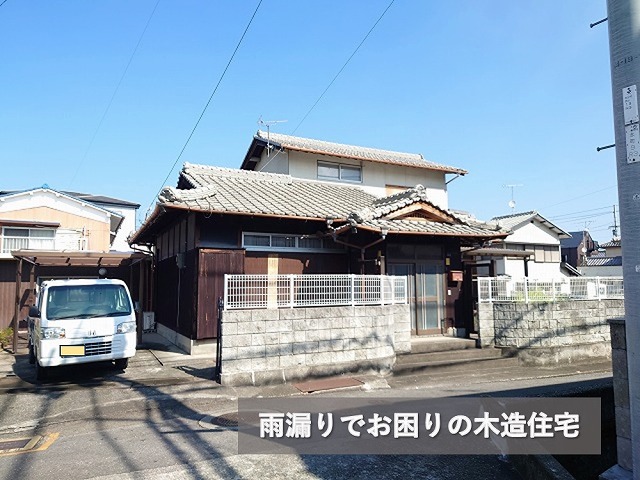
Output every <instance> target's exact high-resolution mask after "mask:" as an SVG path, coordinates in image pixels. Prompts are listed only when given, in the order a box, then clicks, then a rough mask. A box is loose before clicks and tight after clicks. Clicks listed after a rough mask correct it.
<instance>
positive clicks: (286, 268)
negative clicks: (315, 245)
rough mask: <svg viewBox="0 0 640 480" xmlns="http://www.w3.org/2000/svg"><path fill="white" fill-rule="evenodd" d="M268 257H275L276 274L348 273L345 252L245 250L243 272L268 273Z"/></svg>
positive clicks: (253, 273)
mask: <svg viewBox="0 0 640 480" xmlns="http://www.w3.org/2000/svg"><path fill="white" fill-rule="evenodd" d="M269 258H272V259H274V258H276V259H277V264H278V274H280V275H288V274H294V275H296V274H302V273H306V274H312V273H316V274H322V273H348V259H347V255H346V254H345V253H337V254H332V253H289V252H278V253H273V252H247V254H246V258H245V270H244V273H246V274H249V275H257V274H267V273H269V267H268V263H269Z"/></svg>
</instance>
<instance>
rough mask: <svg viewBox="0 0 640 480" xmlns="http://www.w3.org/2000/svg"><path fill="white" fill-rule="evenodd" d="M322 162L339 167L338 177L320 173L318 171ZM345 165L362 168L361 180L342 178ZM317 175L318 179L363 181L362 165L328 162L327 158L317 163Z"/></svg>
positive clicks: (350, 181) (347, 181)
mask: <svg viewBox="0 0 640 480" xmlns="http://www.w3.org/2000/svg"><path fill="white" fill-rule="evenodd" d="M321 164H322V165H328V166H332V167H338V178H335V177H328V176H324V175H320V174H319V173H318V170H319V168H320V165H321ZM343 167H347V168H353V169H358V170H360V180H346V179H344V178H342V169H343ZM316 176H317V177H318V180H328V181H333V182H335V181H340V182H345V183H362V165H352V164H349V163H338V162H327V161H325V160H318V162H317V165H316Z"/></svg>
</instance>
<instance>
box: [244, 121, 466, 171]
mask: <svg viewBox="0 0 640 480" xmlns="http://www.w3.org/2000/svg"><path fill="white" fill-rule="evenodd" d="M256 141H259V142H263V143H264V142H268V143H269V144H271V145H274V146H275V147H279V148H283V149H286V150H296V151H300V152H307V153H316V154H320V155H331V156H335V157H341V158H352V159H354V160H364V161H371V162H381V163H391V164H396V165H407V166H411V167H418V168H426V169H429V170H439V171H442V172H445V173H458V174H460V175H465V174H466V173H468V172H467V171H466V170H464V169H462V168H458V167H452V166H449V165H442V164H439V163H435V162H431V161H429V160H426V159H425V158H424V157H423V156H422V155H421V154H419V153H405V152H394V151H390V150H381V149H378V148H371V147H359V146H356V145H345V144H343V143H334V142H326V141H324V140H314V139H312V138H302V137H294V136H292V135H284V134H282V133H273V132H269V133H267V132H264V131H261V130H258V132H257V133H256V134H255V136H254V142H256ZM251 151H252V148H249V152H251ZM247 155H250V153H248V154H247ZM247 160H248V159H247V158H245V161H244V162H243V166H242V168H244V167H245V165H246V164H247Z"/></svg>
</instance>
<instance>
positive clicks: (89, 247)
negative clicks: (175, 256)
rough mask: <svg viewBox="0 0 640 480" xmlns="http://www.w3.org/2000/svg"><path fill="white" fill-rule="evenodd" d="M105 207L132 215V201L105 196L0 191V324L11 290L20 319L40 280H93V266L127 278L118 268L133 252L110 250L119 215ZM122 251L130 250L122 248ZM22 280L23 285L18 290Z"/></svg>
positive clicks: (8, 316)
mask: <svg viewBox="0 0 640 480" xmlns="http://www.w3.org/2000/svg"><path fill="white" fill-rule="evenodd" d="M111 207H117V208H118V209H121V211H122V212H127V215H128V217H127V219H128V220H129V217H131V218H133V219H135V208H137V205H136V204H134V203H131V202H125V201H121V200H116V199H112V198H108V197H96V196H92V195H87V194H70V193H65V192H59V191H56V190H53V189H50V188H48V187H46V186H44V187H41V188H35V189H33V190H27V191H2V192H0V328H4V327H6V326H8V325H10V324H11V322H12V321H13V319H14V318H15V314H16V308H15V305H16V289H17V288H19V289H20V291H21V295H20V304H19V310H20V312H21V313H20V320H22V319H23V318H24V316H25V315H26V311H27V306H28V305H29V302H30V301H31V296H32V293H33V289H34V288H35V285H37V283H38V282H39V281H41V280H42V279H45V278H53V277H96V278H97V277H98V269H99V268H100V267H106V268H108V271H109V275H110V276H114V277H115V276H117V275H119V276H122V277H124V278H123V279H124V280H127V281H129V279H130V275H129V270H128V269H127V270H126V271H124V270H123V269H122V268H121V267H123V266H125V264H127V262H130V261H131V260H132V258H133V257H135V255H134V256H132V253H122V254H117V253H114V252H111V251H112V250H113V247H114V242H116V241H119V240H118V239H119V236H120V232H121V229H122V227H123V224H124V220H125V213H117V212H116V211H115V209H112V208H111ZM134 222H135V220H134ZM134 225H135V224H134ZM129 228H131V226H129ZM121 246H123V245H121ZM126 250H129V252H131V250H130V249H129V248H128V246H127V248H126ZM109 252H111V253H109ZM136 258H137V257H136ZM32 267H33V268H32ZM36 267H37V268H36ZM114 269H115V270H114ZM23 284H28V288H26V289H23V288H22V285H23Z"/></svg>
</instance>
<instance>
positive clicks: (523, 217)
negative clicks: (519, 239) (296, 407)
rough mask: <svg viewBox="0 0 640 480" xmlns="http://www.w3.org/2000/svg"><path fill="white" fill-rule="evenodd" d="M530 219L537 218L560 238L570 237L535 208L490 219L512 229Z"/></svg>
mask: <svg viewBox="0 0 640 480" xmlns="http://www.w3.org/2000/svg"><path fill="white" fill-rule="evenodd" d="M532 220H537V221H538V222H540V223H542V224H543V225H545V226H546V227H547V228H549V229H550V230H552V231H553V232H555V233H556V234H558V237H559V238H561V239H562V238H570V237H571V234H569V233H567V232H565V231H564V230H562V229H561V228H560V227H558V226H557V225H555V224H554V223H552V222H550V221H549V220H547V219H546V218H544V217H543V216H542V215H540V214H539V213H538V212H536V211H535V210H531V211H529V212H522V213H514V214H511V215H503V216H500V217H493V218H492V219H491V221H493V222H497V223H498V224H499V225H500V226H501V227H503V228H506V229H508V230H514V229H515V228H517V227H519V226H520V225H523V224H525V223H527V222H530V221H532Z"/></svg>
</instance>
